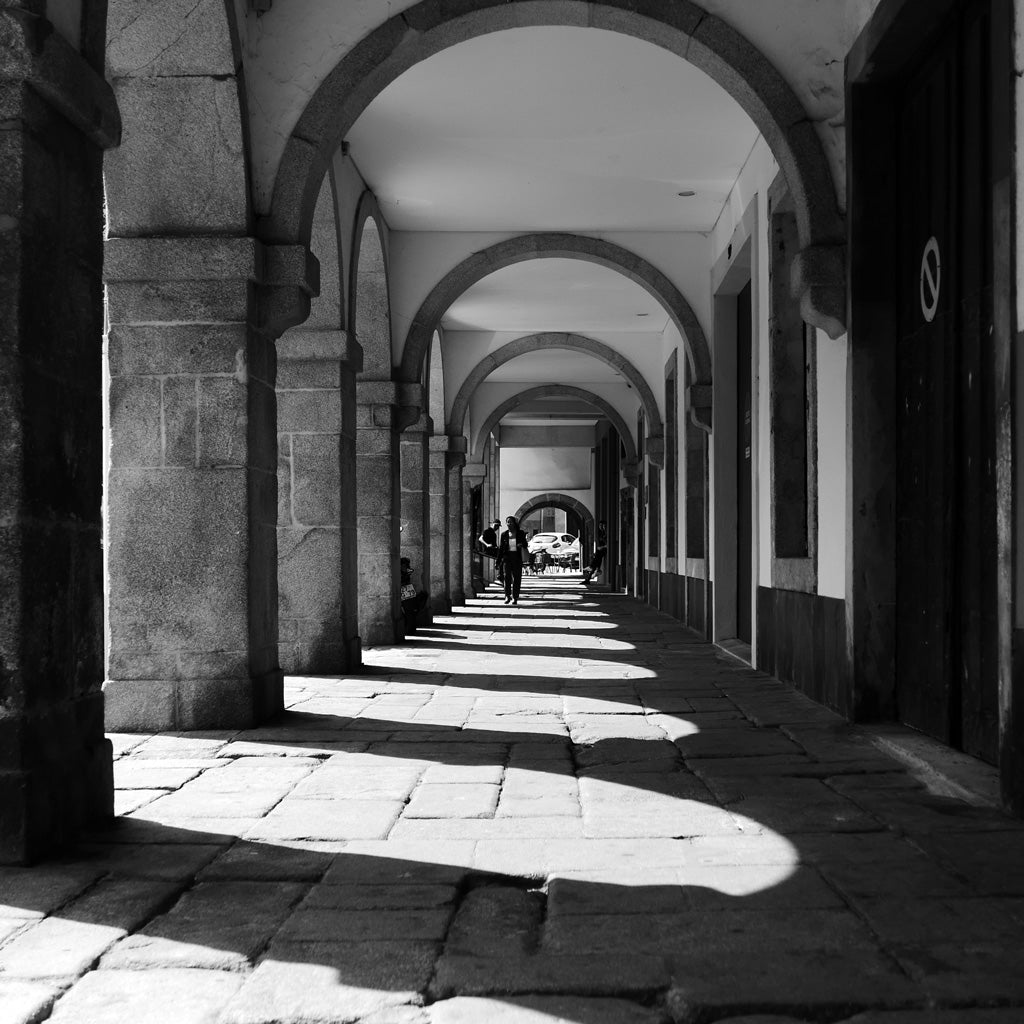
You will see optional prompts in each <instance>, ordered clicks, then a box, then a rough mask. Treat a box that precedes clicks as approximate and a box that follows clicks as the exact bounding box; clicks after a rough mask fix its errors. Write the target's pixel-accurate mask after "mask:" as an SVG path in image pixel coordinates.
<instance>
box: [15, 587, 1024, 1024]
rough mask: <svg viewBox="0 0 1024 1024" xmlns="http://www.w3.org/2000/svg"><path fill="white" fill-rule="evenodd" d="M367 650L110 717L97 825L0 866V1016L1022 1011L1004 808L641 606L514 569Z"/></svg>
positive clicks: (1021, 873) (542, 1021) (1015, 1019)
mask: <svg viewBox="0 0 1024 1024" xmlns="http://www.w3.org/2000/svg"><path fill="white" fill-rule="evenodd" d="M367 661H368V662H369V663H370V667H369V668H368V670H367V673H366V674H364V675H361V676H359V677H357V678H351V679H343V680H337V679H321V678H317V679H293V680H291V681H290V684H289V687H288V706H289V709H290V710H289V713H288V715H287V716H286V717H285V719H283V720H282V721H281V723H280V724H277V725H274V726H270V727H265V728H260V729H254V730H249V731H246V732H238V733H228V732H225V733H189V734H177V735H158V736H141V735H130V736H129V735H120V736H116V737H115V738H114V740H115V745H116V751H117V754H118V760H117V762H116V766H115V769H116V779H117V786H118V802H119V811H120V813H121V815H122V817H120V818H119V819H118V821H117V822H116V824H115V826H114V827H112V828H111V829H110V830H108V831H106V832H103V833H100V834H96V835H93V836H91V837H89V839H88V841H87V842H86V843H84V844H83V845H82V847H81V848H80V850H79V851H78V853H77V854H76V855H75V857H74V858H73V859H68V860H66V861H61V862H58V863H49V864H45V865H41V866H38V867H36V868H33V869H30V870H7V871H2V872H0V904H2V905H3V906H0V1024H12V1022H18V1024H24V1022H29V1021H31V1022H34V1021H37V1020H43V1019H49V1020H52V1021H54V1022H60V1024H214V1022H218V1024H327V1022H331V1024H334V1022H342V1021H344V1022H351V1021H363V1022H365V1024H556V1022H570V1024H666V1022H669V1021H671V1022H677V1024H678V1022H686V1024H704V1022H710V1021H718V1020H723V1019H729V1020H740V1019H742V1020H744V1021H746V1022H748V1024H749V1022H755V1021H756V1022H767V1021H769V1020H770V1021H772V1022H774V1024H782V1022H783V1021H785V1022H788V1021H791V1020H799V1021H811V1022H819V1024H820V1022H829V1024H831V1022H835V1021H847V1020H851V1021H856V1022H857V1024H926V1022H929V1024H1021V1022H1022V1021H1024V970H1022V968H1024V825H1022V824H1021V823H1019V822H1014V821H1011V820H1009V819H1007V818H1005V817H1003V816H1002V815H1000V814H998V813H997V812H994V811H987V810H979V809H976V808H973V807H971V806H968V805H966V804H963V803H959V802H956V801H954V800H950V799H946V798H938V797H935V796H932V795H930V794H929V793H928V792H927V791H926V789H924V788H923V787H922V786H921V785H920V784H919V783H918V782H916V781H915V779H914V778H912V777H911V776H910V775H908V773H907V771H906V770H905V769H904V768H903V767H901V766H900V765H899V764H897V763H895V762H894V761H892V760H890V759H889V758H888V757H887V756H885V755H883V754H882V753H881V752H880V751H879V750H878V749H877V748H876V747H874V746H873V745H872V744H871V743H870V742H869V741H868V740H867V739H866V738H865V736H864V734H862V733H860V732H859V731H857V730H851V729H848V728H846V727H845V726H844V725H843V724H842V723H841V722H840V721H839V720H838V719H837V718H836V717H835V716H833V715H831V714H830V713H829V712H827V711H825V710H824V709H822V708H821V707H820V706H818V705H816V704H814V703H812V702H810V701H808V700H806V699H804V698H803V697H801V696H800V695H799V694H797V693H795V692H794V691H793V690H792V689H790V688H788V687H785V686H782V685H780V684H778V683H776V682H774V681H772V680H770V679H769V678H767V677H766V676H764V675H760V674H758V673H755V672H751V671H749V670H747V669H744V668H742V667H740V666H738V665H737V663H735V662H733V661H731V660H729V659H728V658H726V657H725V656H723V655H718V654H716V653H715V651H714V650H713V649H712V648H711V647H709V646H708V645H707V644H705V643H702V642H700V641H698V640H697V639H696V638H695V637H694V636H693V635H692V634H688V633H686V632H685V631H684V630H683V629H682V628H681V627H680V626H679V624H678V623H676V622H674V621H673V620H671V619H669V618H667V617H665V616H662V615H659V614H658V613H657V612H654V611H652V610H650V609H648V608H646V607H644V606H642V605H641V604H639V603H637V602H635V601H632V600H629V599H626V598H621V597H615V596H612V595H608V594H602V593H599V592H596V591H594V590H585V589H584V588H583V587H581V586H580V585H579V583H578V581H576V580H572V579H570V578H568V577H560V578H553V579H544V578H541V579H538V580H533V579H528V580H526V581H525V582H524V593H523V600H522V602H521V604H520V606H519V607H518V608H506V607H505V606H504V604H503V602H502V601H501V600H500V599H499V596H498V595H497V593H496V592H495V593H490V594H488V595H487V596H486V597H484V598H482V599H481V600H477V601H473V602H471V603H470V604H469V606H468V607H466V608H461V609H459V610H458V614H456V615H453V616H451V617H448V618H444V619H440V620H439V621H438V622H437V623H436V625H435V628H433V629H431V630H425V631H423V633H422V634H421V635H420V636H418V637H417V638H416V639H415V640H414V641H413V642H411V643H410V644H408V645H406V646H403V647H396V648H388V649H383V650H377V651H373V652H371V653H369V654H368V655H367ZM984 1006H989V1007H1001V1008H997V1009H971V1008H972V1007H984ZM940 1008H950V1009H948V1010H942V1009H940ZM955 1008H959V1009H955ZM767 1014H777V1015H779V1016H771V1017H769V1016H766V1015H767Z"/></svg>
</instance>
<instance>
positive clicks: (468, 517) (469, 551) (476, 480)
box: [462, 463, 487, 597]
mask: <svg viewBox="0 0 1024 1024" xmlns="http://www.w3.org/2000/svg"><path fill="white" fill-rule="evenodd" d="M486 475H487V467H486V466H484V465H482V464H481V463H470V464H469V465H468V466H464V467H463V470H462V579H463V583H464V586H465V590H466V593H467V594H472V596H473V597H475V596H476V593H475V587H474V586H473V546H474V541H475V540H476V537H479V536H480V530H482V529H483V525H482V524H481V526H480V530H475V529H474V527H473V488H474V487H477V486H479V485H481V484H482V483H483V482H484V477H485V476H486ZM480 508H481V515H483V513H484V511H485V509H484V505H483V502H482V501H481V503H480ZM474 534H476V537H474ZM478 583H480V584H481V585H482V583H483V581H482V580H478Z"/></svg>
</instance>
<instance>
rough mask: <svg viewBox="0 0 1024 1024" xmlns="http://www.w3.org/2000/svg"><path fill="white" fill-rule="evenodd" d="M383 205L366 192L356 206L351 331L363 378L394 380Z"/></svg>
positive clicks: (350, 272) (351, 267)
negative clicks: (382, 225)
mask: <svg viewBox="0 0 1024 1024" xmlns="http://www.w3.org/2000/svg"><path fill="white" fill-rule="evenodd" d="M382 220H383V218H382V217H381V213H380V207H379V206H378V205H377V199H376V197H375V196H374V195H373V193H372V192H364V193H363V194H362V196H361V197H360V199H359V206H358V207H357V209H356V218H355V228H354V231H353V235H352V257H351V260H350V265H349V274H350V279H349V296H350V301H349V333H350V337H351V338H352V339H353V340H354V341H355V343H356V344H357V345H358V346H359V349H358V350H357V351H359V352H360V353H361V355H362V363H361V367H360V370H359V379H360V380H391V378H392V372H391V303H390V298H389V295H388V267H387V254H386V253H385V252H384V242H383V239H384V232H383V231H382V230H381V222H382Z"/></svg>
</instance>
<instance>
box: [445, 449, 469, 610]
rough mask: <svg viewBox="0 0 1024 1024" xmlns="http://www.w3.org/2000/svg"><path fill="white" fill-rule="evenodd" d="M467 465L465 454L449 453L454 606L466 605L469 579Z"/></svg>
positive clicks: (450, 563) (450, 572)
mask: <svg viewBox="0 0 1024 1024" xmlns="http://www.w3.org/2000/svg"><path fill="white" fill-rule="evenodd" d="M465 464H466V455H465V453H464V452H458V451H455V452H453V451H449V452H448V460H447V473H448V592H449V594H450V595H451V602H452V605H459V604H465V603H466V590H465V583H464V581H465V580H467V579H468V578H469V574H468V572H467V571H466V568H465V563H464V561H463V556H462V552H463V548H464V547H465V545H464V544H463V542H462V537H463V526H462V506H463V499H464V497H465V495H464V493H463V487H462V470H463V467H464V466H465Z"/></svg>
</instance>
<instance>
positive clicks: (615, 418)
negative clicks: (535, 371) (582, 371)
mask: <svg viewBox="0 0 1024 1024" xmlns="http://www.w3.org/2000/svg"><path fill="white" fill-rule="evenodd" d="M552 395H561V396H563V397H565V398H578V399H580V400H581V401H583V402H588V403H589V404H590V405H592V406H594V407H595V408H596V409H600V410H601V412H602V414H603V415H605V416H607V417H608V420H609V421H610V423H611V425H612V426H613V427H614V428H615V429H616V430H617V431H618V434H619V438H620V439H621V441H622V445H623V447H624V448H625V449H626V463H627V465H628V466H632V468H633V475H635V469H636V442H635V441H634V440H633V435H632V433H631V432H630V430H629V427H627V426H626V421H625V420H624V419H623V418H622V416H621V415H620V414H619V412H618V410H616V408H615V407H614V406H613V405H612V404H611V403H610V402H609V401H607V399H604V398H601V396H600V395H595V394H594V392H593V391H587V390H586V389H585V388H578V387H575V386H573V385H571V384H541V385H540V386H539V387H535V388H527V389H526V390H525V391H520V392H519V394H517V395H512V397H511V398H506V399H505V401H504V402H502V403H501V405H499V406H498V407H497V408H496V409H494V410H493V411H492V412H491V413H490V415H489V416H488V417H487V419H485V420H484V422H483V424H482V426H481V427H480V430H479V431H478V432H477V435H476V440H475V443H474V444H473V445H472V446H471V448H470V451H471V452H472V456H471V458H470V461H471V462H480V461H481V459H482V458H483V444H484V441H485V440H486V438H487V435H488V434H489V433H490V432H491V431H492V430H493V429H494V428H495V427H496V426H497V425H498V423H499V422H500V421H501V418H502V417H503V416H506V415H507V414H508V413H510V412H511V411H512V410H513V409H517V408H518V407H519V406H520V405H522V404H523V403H524V402H529V401H530V400H531V399H534V398H547V397H549V396H552ZM630 475H631V474H630V472H629V471H628V470H627V477H628V476H630Z"/></svg>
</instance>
